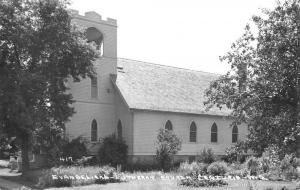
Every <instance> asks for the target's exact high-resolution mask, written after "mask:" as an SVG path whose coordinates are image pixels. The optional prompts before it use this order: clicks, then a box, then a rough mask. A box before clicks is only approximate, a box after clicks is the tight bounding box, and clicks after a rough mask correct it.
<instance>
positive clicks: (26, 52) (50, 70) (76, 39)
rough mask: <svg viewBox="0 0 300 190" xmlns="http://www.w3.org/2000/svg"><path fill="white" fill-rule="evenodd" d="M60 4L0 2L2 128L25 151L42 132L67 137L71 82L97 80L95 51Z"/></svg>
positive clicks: (53, 0)
mask: <svg viewBox="0 0 300 190" xmlns="http://www.w3.org/2000/svg"><path fill="white" fill-rule="evenodd" d="M67 4H68V2H67V1H62V0H51V1H41V0H30V1H27V0H26V1H23V0H2V1H1V2H0V128H1V131H4V132H5V133H7V134H9V136H16V137H17V139H18V140H19V143H20V144H21V145H22V157H23V164H24V165H23V168H24V170H26V169H27V168H28V156H27V151H28V148H29V147H28V143H32V142H30V141H31V139H32V138H31V137H32V135H33V133H35V132H37V131H38V130H43V129H41V128H46V129H48V130H47V131H49V132H51V130H55V131H61V132H62V131H63V129H64V123H65V122H66V121H67V120H68V118H69V117H70V116H71V115H72V114H73V113H74V110H73V108H72V107H71V106H70V105H71V104H72V103H73V100H72V95H71V94H68V93H66V90H67V87H66V82H67V79H71V78H73V80H75V81H80V79H81V78H85V77H87V76H92V75H93V73H94V72H93V64H92V62H93V61H94V60H95V58H96V57H97V53H96V48H95V47H94V46H93V45H91V44H88V43H87V41H86V38H85V34H84V32H83V31H82V30H79V28H78V27H76V26H75V25H73V24H72V23H71V17H70V16H69V14H68V11H67V9H66V6H67Z"/></svg>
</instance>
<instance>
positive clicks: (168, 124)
mask: <svg viewBox="0 0 300 190" xmlns="http://www.w3.org/2000/svg"><path fill="white" fill-rule="evenodd" d="M165 129H167V130H173V126H172V123H171V121H170V120H168V121H167V123H166V125H165Z"/></svg>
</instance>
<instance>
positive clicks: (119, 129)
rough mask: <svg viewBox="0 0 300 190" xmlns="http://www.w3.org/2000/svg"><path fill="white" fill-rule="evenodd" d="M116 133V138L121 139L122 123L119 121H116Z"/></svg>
mask: <svg viewBox="0 0 300 190" xmlns="http://www.w3.org/2000/svg"><path fill="white" fill-rule="evenodd" d="M117 133H118V138H119V139H121V138H122V123H121V120H119V121H118V126H117Z"/></svg>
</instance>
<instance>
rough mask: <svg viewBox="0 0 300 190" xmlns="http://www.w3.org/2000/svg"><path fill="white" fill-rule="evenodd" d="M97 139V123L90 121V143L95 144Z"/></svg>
mask: <svg viewBox="0 0 300 190" xmlns="http://www.w3.org/2000/svg"><path fill="white" fill-rule="evenodd" d="M97 139H98V127H97V121H96V120H95V119H93V121H92V127H91V141H93V142H95V141H97Z"/></svg>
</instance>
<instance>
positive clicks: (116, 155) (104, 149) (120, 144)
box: [98, 134, 128, 167]
mask: <svg viewBox="0 0 300 190" xmlns="http://www.w3.org/2000/svg"><path fill="white" fill-rule="evenodd" d="M127 152H128V146H127V145H126V143H125V141H124V140H123V139H121V138H117V137H116V135H115V134H112V135H110V136H108V137H105V138H104V139H103V142H102V143H101V146H100V148H99V151H98V160H99V163H100V164H102V165H105V164H110V165H112V166H115V167H116V166H117V165H126V163H127Z"/></svg>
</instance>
